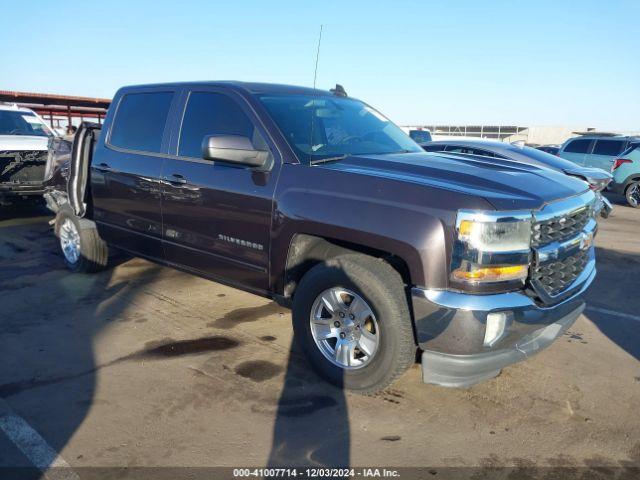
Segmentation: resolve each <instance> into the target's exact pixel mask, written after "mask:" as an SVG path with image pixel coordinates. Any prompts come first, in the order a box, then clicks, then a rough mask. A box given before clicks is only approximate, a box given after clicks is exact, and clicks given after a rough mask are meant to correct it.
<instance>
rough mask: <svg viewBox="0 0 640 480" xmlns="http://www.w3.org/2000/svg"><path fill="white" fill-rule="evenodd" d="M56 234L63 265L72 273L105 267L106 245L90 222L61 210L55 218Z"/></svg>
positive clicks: (68, 211)
mask: <svg viewBox="0 0 640 480" xmlns="http://www.w3.org/2000/svg"><path fill="white" fill-rule="evenodd" d="M56 233H57V236H58V240H59V243H60V250H61V251H62V255H63V256H64V261H65V264H66V265H67V268H68V269H69V270H71V271H72V272H81V273H91V272H97V271H100V270H102V269H104V268H105V267H106V266H107V261H108V257H109V255H108V249H107V244H106V243H105V242H104V240H102V239H101V238H100V235H98V231H97V229H96V227H95V224H94V223H93V222H92V221H90V220H85V219H82V218H79V217H77V216H75V215H74V214H73V213H72V212H71V211H70V210H69V209H68V208H63V209H61V210H60V211H59V212H58V215H57V216H56Z"/></svg>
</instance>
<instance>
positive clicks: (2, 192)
mask: <svg viewBox="0 0 640 480" xmlns="http://www.w3.org/2000/svg"><path fill="white" fill-rule="evenodd" d="M43 193H44V186H43V185H42V184H41V183H40V184H37V185H20V184H19V183H0V196H2V197H10V196H22V195H42V194H43Z"/></svg>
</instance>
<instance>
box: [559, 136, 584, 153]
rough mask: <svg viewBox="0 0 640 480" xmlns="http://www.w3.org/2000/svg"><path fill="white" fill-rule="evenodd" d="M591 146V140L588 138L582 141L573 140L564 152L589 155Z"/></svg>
mask: <svg viewBox="0 0 640 480" xmlns="http://www.w3.org/2000/svg"><path fill="white" fill-rule="evenodd" d="M589 145H591V140H588V139H586V138H582V139H580V140H572V141H571V142H569V144H568V145H567V146H566V147H565V149H564V151H565V152H568V153H587V150H588V149H589Z"/></svg>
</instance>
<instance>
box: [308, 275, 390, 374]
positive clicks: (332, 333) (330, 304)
mask: <svg viewBox="0 0 640 480" xmlns="http://www.w3.org/2000/svg"><path fill="white" fill-rule="evenodd" d="M309 321H310V324H311V333H312V335H313V339H314V341H315V343H316V346H317V347H318V348H319V349H320V351H321V352H322V354H323V355H324V356H325V357H326V358H327V360H329V361H330V362H331V363H333V364H334V365H336V366H338V367H340V368H344V369H358V368H362V367H364V366H366V365H368V364H369V363H370V362H371V360H372V359H373V357H374V356H375V354H376V352H377V351H378V347H379V345H380V329H379V328H378V322H377V320H376V317H375V315H374V313H373V310H372V309H371V307H370V306H369V304H367V302H366V301H365V300H364V299H363V298H362V297H361V296H360V295H358V294H357V293H354V292H352V291H350V290H347V289H345V288H341V287H333V288H330V289H328V290H325V291H324V292H322V293H321V294H320V295H318V296H317V297H316V299H315V301H314V302H313V305H312V307H311V313H310V318H309Z"/></svg>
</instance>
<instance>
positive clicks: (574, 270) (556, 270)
mask: <svg viewBox="0 0 640 480" xmlns="http://www.w3.org/2000/svg"><path fill="white" fill-rule="evenodd" d="M588 261H589V250H580V251H578V252H577V253H576V254H574V255H572V256H570V257H567V258H565V259H564V260H558V261H555V262H548V263H545V264H540V265H535V266H534V267H533V272H532V274H531V279H532V281H533V282H535V284H537V285H539V286H540V287H542V288H543V289H544V290H545V292H546V293H547V294H549V295H551V296H555V295H557V294H558V293H560V292H562V291H563V290H564V289H565V288H567V287H569V286H570V285H571V284H572V283H573V282H574V281H575V280H576V278H578V276H579V275H580V274H581V273H582V271H583V270H584V268H585V267H586V266H587V262H588Z"/></svg>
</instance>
